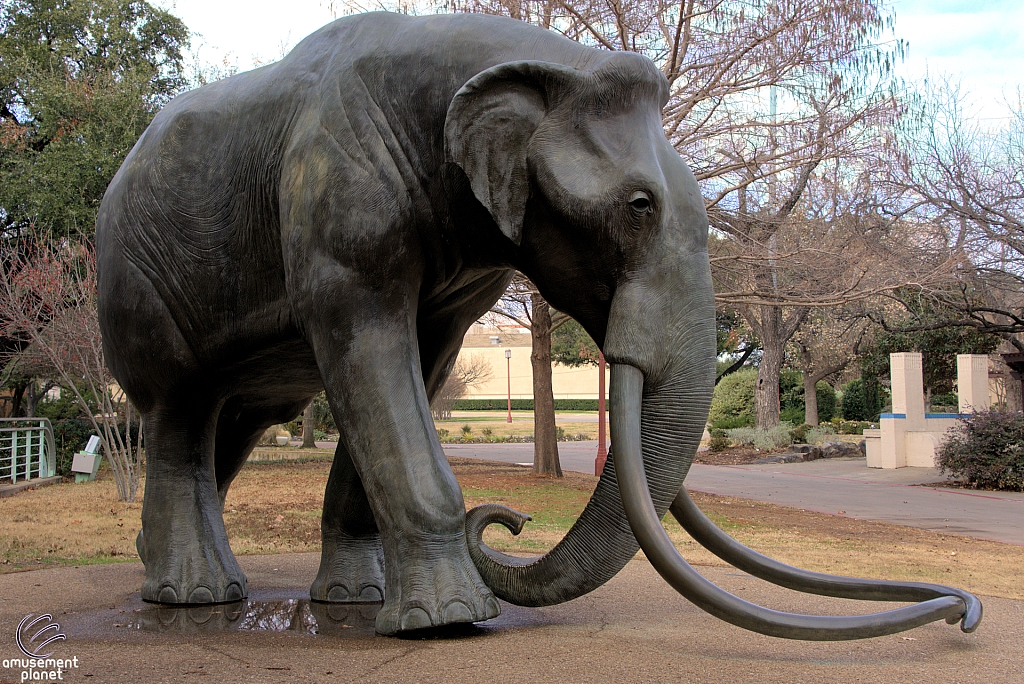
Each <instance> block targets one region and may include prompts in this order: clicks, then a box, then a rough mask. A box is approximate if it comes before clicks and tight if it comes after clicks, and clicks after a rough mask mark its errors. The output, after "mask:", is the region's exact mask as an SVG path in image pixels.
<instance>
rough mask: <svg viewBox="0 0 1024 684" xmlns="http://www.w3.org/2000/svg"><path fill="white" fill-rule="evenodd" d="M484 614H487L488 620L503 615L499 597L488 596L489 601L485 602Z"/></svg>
mask: <svg viewBox="0 0 1024 684" xmlns="http://www.w3.org/2000/svg"><path fill="white" fill-rule="evenodd" d="M484 614H485V615H487V619H488V620H490V619H491V618H493V617H498V616H499V615H501V606H500V605H498V599H496V598H494V597H493V596H488V597H487V601H486V602H485V603H484Z"/></svg>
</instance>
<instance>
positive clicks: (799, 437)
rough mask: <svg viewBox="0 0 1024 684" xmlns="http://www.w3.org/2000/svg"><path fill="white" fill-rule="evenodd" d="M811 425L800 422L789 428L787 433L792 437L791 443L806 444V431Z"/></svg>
mask: <svg viewBox="0 0 1024 684" xmlns="http://www.w3.org/2000/svg"><path fill="white" fill-rule="evenodd" d="M811 427H812V426H811V425H808V424H807V423H802V424H800V425H797V426H796V427H795V428H793V429H792V430H790V431H789V434H790V436H791V437H792V438H793V443H794V444H806V443H807V433H808V431H809V430H810V429H811Z"/></svg>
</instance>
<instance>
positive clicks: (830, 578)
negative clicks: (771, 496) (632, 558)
mask: <svg viewBox="0 0 1024 684" xmlns="http://www.w3.org/2000/svg"><path fill="white" fill-rule="evenodd" d="M669 510H670V511H672V515H673V516H674V517H675V519H676V520H678V521H679V524H680V525H682V526H683V529H685V530H686V531H687V532H688V533H689V535H690V536H691V537H693V539H694V540H695V541H696V542H697V543H698V544H700V545H701V546H703V547H704V548H706V549H707V550H708V551H710V552H711V553H713V554H715V555H716V556H718V557H719V558H721V559H722V560H724V561H725V562H726V563H729V564H730V565H733V566H735V567H737V568H739V569H740V570H742V571H743V572H746V573H749V574H751V575H753V576H754V577H758V578H760V579H763V580H765V581H767V582H771V583H772V584H776V585H778V586H780V587H786V588H787V589H793V590H795V591H802V592H804V593H808V594H820V595H822V596H834V597H836V598H848V599H859V600H861V601H927V600H929V599H934V598H939V597H942V596H957V597H959V598H960V599H962V600H963V602H964V604H966V606H967V610H966V611H965V612H964V615H963V618H962V620H961V621H960V629H962V630H963V631H964V632H967V633H970V632H973V631H974V630H976V629H977V628H978V624H979V623H980V622H981V614H982V606H981V601H979V600H978V598H977V597H976V596H974V594H971V593H968V592H966V591H963V590H961V589H956V588H955V587H947V586H943V585H941V584H926V583H923V582H887V581H883V580H871V579H860V578H855V577H842V576H839V575H826V574H824V573H821V572H811V571H809V570H801V569H800V568H794V567H793V566H791V565H786V564H785V563H780V562H779V561H777V560H774V559H772V558H769V557H768V556H764V555H762V554H760V553H758V552H757V551H754V550H753V549H751V548H749V547H747V546H744V545H743V544H740V543H739V542H738V541H736V540H735V539H733V538H732V537H730V536H729V535H727V534H726V533H725V532H723V531H722V530H721V529H719V528H718V526H717V525H715V523H714V522H712V521H711V519H710V518H708V517H707V516H706V515H704V513H703V512H702V511H701V510H700V509H699V508H697V505H696V504H695V503H693V499H691V498H690V495H689V494H688V493H687V491H686V489H685V488H683V489H680V490H679V495H678V496H676V498H675V500H674V501H673V502H672V506H671V507H670V508H669Z"/></svg>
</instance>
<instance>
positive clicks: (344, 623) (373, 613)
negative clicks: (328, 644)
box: [124, 599, 381, 637]
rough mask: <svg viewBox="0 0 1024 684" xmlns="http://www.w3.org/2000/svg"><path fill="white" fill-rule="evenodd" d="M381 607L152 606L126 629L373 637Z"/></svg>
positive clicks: (286, 603)
mask: <svg viewBox="0 0 1024 684" xmlns="http://www.w3.org/2000/svg"><path fill="white" fill-rule="evenodd" d="M380 607H381V604H380V603H349V604H338V603H316V602H314V601H310V600H309V599H279V600H271V601H254V600H249V599H244V600H242V601H237V602H235V603H223V604H219V605H213V606H188V607H182V608H172V607H168V606H155V605H148V604H147V605H146V607H144V608H140V609H136V610H135V611H133V614H132V617H131V618H129V619H128V620H127V621H126V622H125V623H124V626H125V627H127V628H129V629H137V630H140V631H145V632H178V633H182V634H200V633H204V634H205V633H218V632H285V633H289V634H329V635H334V636H360V637H362V636H367V635H369V636H372V635H373V621H374V619H375V618H376V617H377V611H379V610H380Z"/></svg>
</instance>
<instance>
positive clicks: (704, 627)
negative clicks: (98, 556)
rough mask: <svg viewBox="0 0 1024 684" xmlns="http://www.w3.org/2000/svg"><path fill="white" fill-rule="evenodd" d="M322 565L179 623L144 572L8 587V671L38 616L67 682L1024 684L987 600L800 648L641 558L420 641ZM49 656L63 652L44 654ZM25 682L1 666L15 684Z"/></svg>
mask: <svg viewBox="0 0 1024 684" xmlns="http://www.w3.org/2000/svg"><path fill="white" fill-rule="evenodd" d="M318 559H319V556H318V554H312V553H308V554H285V555H276V556H243V557H240V558H239V559H238V560H239V562H240V564H241V566H242V568H243V570H244V571H245V572H246V574H247V575H248V578H249V588H250V592H251V596H250V600H249V601H248V602H245V603H240V604H229V605H222V606H215V607H212V608H211V607H195V608H190V609H177V610H174V609H169V608H159V607H156V606H152V605H148V604H144V603H142V602H141V601H140V600H139V598H138V592H139V587H140V586H141V584H142V579H143V568H142V565H141V563H138V562H135V563H118V564H113V565H96V566H82V567H77V568H53V569H48V570H39V571H34V572H22V573H13V574H8V575H0V659H11V658H18V657H19V653H18V649H17V646H16V644H15V639H14V635H15V631H16V629H17V626H18V623H19V621H20V620H21V619H22V618H23V617H24V616H25V615H27V614H29V613H34V614H37V615H38V614H39V613H50V614H52V615H53V616H54V619H55V621H56V622H57V623H58V624H59V625H60V628H61V629H60V631H61V632H62V633H63V634H65V635H66V636H67V640H66V641H61V642H55V643H54V644H52V650H53V656H52V657H54V658H68V659H70V658H72V657H75V658H77V661H76V662H77V664H78V667H77V668H74V667H72V668H70V669H67V670H65V671H64V672H63V681H79V682H91V683H93V684H98V683H101V682H102V683H105V682H118V683H124V684H131V683H133V682H146V683H147V684H148V683H150V682H154V683H158V682H211V683H216V682H302V683H303V684H306V683H310V682H442V683H444V684H462V683H463V682H482V681H491V682H558V683H560V684H561V683H573V682H676V681H678V682H683V681H685V682H687V683H690V682H692V683H696V684H699V683H703V682H715V683H719V682H740V683H743V682H757V683H761V682H773V683H774V682H801V683H803V684H816V683H829V684H832V683H835V682H859V683H883V682H884V683H890V682H909V683H918V682H920V683H926V684H933V683H934V682H968V681H976V682H986V683H989V684H1004V683H1009V682H1020V681H1021V679H1020V671H1021V670H1020V668H1021V662H1022V655H1021V653H1022V652H1021V643H1024V602H1021V601H1012V600H1007V599H996V598H985V599H983V600H984V601H985V618H984V621H983V622H982V624H981V627H980V628H979V630H978V631H977V632H975V633H974V634H969V635H968V634H963V633H962V632H960V630H959V629H958V627H956V626H951V625H947V624H945V623H944V622H939V623H933V624H930V625H926V626H924V627H919V628H917V629H914V630H912V631H910V632H905V633H903V634H896V635H891V636H887V637H879V638H875V639H869V640H864V641H853V642H836V643H819V642H795V641H786V640H783V639H773V638H770V637H765V636H761V635H758V634H753V633H751V632H747V631H744V630H742V629H739V628H737V627H733V626H731V625H728V624H726V623H724V622H722V621H721V620H718V619H716V618H714V617H712V616H710V615H708V614H706V613H704V612H702V611H701V610H699V609H698V608H696V607H694V606H693V605H692V604H691V603H689V602H688V601H686V600H685V599H683V598H682V597H680V596H679V595H678V594H676V593H675V592H674V591H673V590H672V589H671V588H669V587H668V585H667V584H665V582H664V581H662V580H661V578H660V577H658V576H657V574H656V573H655V572H654V571H653V569H652V568H651V566H650V565H649V564H648V563H647V562H646V561H645V560H642V559H638V560H633V561H632V562H630V563H629V564H628V565H627V567H626V569H625V570H623V571H622V572H621V573H620V574H619V575H618V576H616V577H615V578H614V579H613V580H611V581H610V582H609V583H608V584H606V585H605V586H603V587H601V588H600V589H598V590H597V591H594V592H593V593H591V594H589V595H587V596H584V597H582V598H579V599H577V600H575V601H572V602H570V603H567V604H563V605H560V606H552V607H549V608H520V607H516V606H511V605H508V604H504V603H503V604H502V615H501V616H499V617H498V618H495V619H494V620H491V621H489V622H487V623H483V624H481V625H478V626H475V627H465V628H462V629H456V630H451V631H449V632H447V633H444V634H432V635H424V636H422V637H419V638H405V639H396V638H387V637H379V636H375V635H374V634H373V632H372V626H371V625H372V620H373V616H374V613H375V610H376V604H366V605H363V606H358V607H343V606H335V607H327V606H323V605H322V604H321V605H317V604H310V603H309V602H308V601H306V600H305V598H306V597H307V596H308V594H307V593H306V592H307V591H308V587H309V583H310V582H311V581H312V579H313V577H314V576H315V574H316V569H317V563H318ZM701 570H702V572H704V573H705V574H706V575H707V576H708V577H709V578H710V579H711V580H712V581H714V582H715V583H717V584H720V585H721V586H723V587H724V588H726V589H728V590H729V591H732V592H734V593H736V594H737V595H739V596H741V597H743V598H745V599H748V600H752V601H755V602H758V603H764V604H768V605H770V606H772V607H774V608H777V609H780V610H789V611H795V610H800V611H804V612H816V613H822V614H835V613H840V612H843V613H846V612H866V611H869V610H880V609H884V608H885V607H886V606H888V605H889V604H877V603H875V604H868V603H861V602H854V601H841V600H838V599H826V598H822V597H817V596H811V595H806V594H794V593H793V592H789V591H786V590H784V589H779V588H777V587H772V586H770V585H767V584H765V583H763V582H761V581H759V580H755V579H753V578H751V577H750V576H748V575H745V574H744V573H741V572H738V571H736V570H733V569H729V568H717V567H715V568H702V569H701ZM47 650H50V649H47ZM20 679H21V670H20V668H17V667H15V668H6V669H4V668H2V663H0V682H17V681H20Z"/></svg>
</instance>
